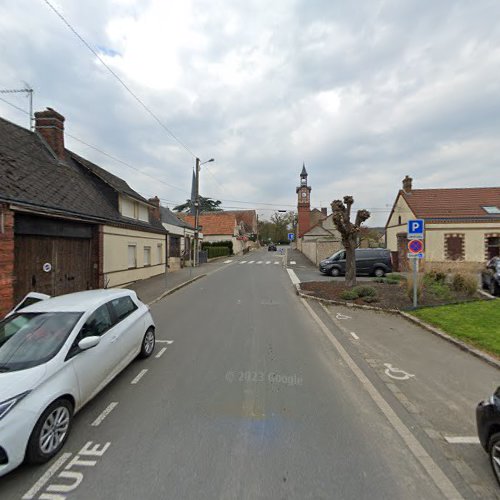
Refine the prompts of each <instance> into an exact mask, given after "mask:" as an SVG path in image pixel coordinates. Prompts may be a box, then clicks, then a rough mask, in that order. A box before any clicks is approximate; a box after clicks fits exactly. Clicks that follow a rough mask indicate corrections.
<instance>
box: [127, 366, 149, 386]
mask: <svg viewBox="0 0 500 500" xmlns="http://www.w3.org/2000/svg"><path fill="white" fill-rule="evenodd" d="M147 371H148V369H147V368H144V370H141V371H140V372H139V374H138V375H137V376H136V377H135V378H134V380H132V382H130V383H131V384H137V382H139V380H141V378H142V377H144V375H146V373H147Z"/></svg>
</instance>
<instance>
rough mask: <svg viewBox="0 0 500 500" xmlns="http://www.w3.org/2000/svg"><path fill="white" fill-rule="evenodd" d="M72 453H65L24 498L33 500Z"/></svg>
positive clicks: (24, 499) (23, 499)
mask: <svg viewBox="0 0 500 500" xmlns="http://www.w3.org/2000/svg"><path fill="white" fill-rule="evenodd" d="M71 455H72V454H71V453H63V454H62V455H61V456H60V457H59V458H58V459H57V460H56V461H55V462H54V464H53V465H52V467H50V469H48V470H47V471H46V472H45V474H44V475H43V476H42V477H41V478H40V479H39V480H38V481H37V482H36V483H35V484H34V485H33V486H32V487H31V488H30V489H29V490H28V491H27V492H26V493H25V494H24V495H23V497H22V500H31V499H32V498H34V496H35V495H36V494H37V493H38V492H39V491H40V490H41V489H42V488H43V487H44V486H45V485H46V484H47V482H48V481H49V480H50V478H51V477H52V476H53V475H54V474H55V473H56V472H57V471H58V470H59V469H60V468H61V467H62V466H63V465H64V463H65V462H67V461H68V459H69V457H70V456H71Z"/></svg>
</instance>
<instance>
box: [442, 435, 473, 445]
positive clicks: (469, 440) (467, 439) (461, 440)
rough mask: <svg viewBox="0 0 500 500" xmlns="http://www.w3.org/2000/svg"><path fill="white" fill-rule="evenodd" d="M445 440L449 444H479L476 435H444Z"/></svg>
mask: <svg viewBox="0 0 500 500" xmlns="http://www.w3.org/2000/svg"><path fill="white" fill-rule="evenodd" d="M444 438H445V440H446V441H447V442H448V443H450V444H479V438H477V437H476V436H445V437H444Z"/></svg>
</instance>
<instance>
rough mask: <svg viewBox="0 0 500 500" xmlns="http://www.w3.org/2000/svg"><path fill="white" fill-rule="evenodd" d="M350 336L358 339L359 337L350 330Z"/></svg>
mask: <svg viewBox="0 0 500 500" xmlns="http://www.w3.org/2000/svg"><path fill="white" fill-rule="evenodd" d="M351 337H352V338H353V339H354V340H359V337H358V336H357V335H356V334H355V333H354V332H351Z"/></svg>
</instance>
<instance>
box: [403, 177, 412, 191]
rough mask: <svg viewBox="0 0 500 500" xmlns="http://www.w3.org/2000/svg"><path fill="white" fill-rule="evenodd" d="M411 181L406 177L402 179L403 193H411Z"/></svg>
mask: <svg viewBox="0 0 500 500" xmlns="http://www.w3.org/2000/svg"><path fill="white" fill-rule="evenodd" d="M412 181H413V179H412V178H411V177H409V176H408V175H407V176H406V177H405V178H404V179H403V191H404V192H405V193H411V183H412Z"/></svg>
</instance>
